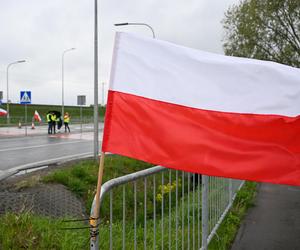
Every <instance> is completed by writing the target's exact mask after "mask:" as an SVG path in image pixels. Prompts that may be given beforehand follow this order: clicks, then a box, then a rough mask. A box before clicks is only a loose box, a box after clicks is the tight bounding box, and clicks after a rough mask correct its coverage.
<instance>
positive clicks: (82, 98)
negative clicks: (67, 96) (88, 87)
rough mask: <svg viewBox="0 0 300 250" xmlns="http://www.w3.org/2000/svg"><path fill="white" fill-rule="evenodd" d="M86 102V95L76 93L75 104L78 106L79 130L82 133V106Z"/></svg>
mask: <svg viewBox="0 0 300 250" xmlns="http://www.w3.org/2000/svg"><path fill="white" fill-rule="evenodd" d="M85 104H86V96H85V95H78V96H77V105H79V106H80V132H81V133H82V106H83V105H85Z"/></svg>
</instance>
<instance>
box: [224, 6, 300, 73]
mask: <svg viewBox="0 0 300 250" xmlns="http://www.w3.org/2000/svg"><path fill="white" fill-rule="evenodd" d="M223 27H224V29H225V37H224V45H223V46H224V50H225V54H226V55H231V56H240V57H250V58H256V59H261V60H268V61H275V62H279V63H283V64H287V65H290V66H294V67H298V68H300V0H276V1H274V0H241V1H240V3H239V4H237V5H233V6H231V7H230V8H229V9H228V10H227V12H226V13H225V18H224V20H223Z"/></svg>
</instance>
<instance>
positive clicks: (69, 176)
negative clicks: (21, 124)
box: [0, 155, 256, 250]
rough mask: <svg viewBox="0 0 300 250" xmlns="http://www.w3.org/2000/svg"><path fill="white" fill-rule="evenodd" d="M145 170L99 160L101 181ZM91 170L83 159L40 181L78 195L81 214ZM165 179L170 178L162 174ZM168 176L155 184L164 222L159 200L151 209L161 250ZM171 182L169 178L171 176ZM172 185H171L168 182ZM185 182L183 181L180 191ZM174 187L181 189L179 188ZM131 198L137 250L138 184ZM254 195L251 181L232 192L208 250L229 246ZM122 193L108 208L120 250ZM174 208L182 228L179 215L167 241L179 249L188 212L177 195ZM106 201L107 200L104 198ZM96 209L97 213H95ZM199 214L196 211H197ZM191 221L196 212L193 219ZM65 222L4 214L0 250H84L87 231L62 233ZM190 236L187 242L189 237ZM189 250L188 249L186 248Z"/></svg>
mask: <svg viewBox="0 0 300 250" xmlns="http://www.w3.org/2000/svg"><path fill="white" fill-rule="evenodd" d="M147 167H151V165H150V164H148V163H144V162H141V161H137V160H133V159H130V158H126V157H121V156H113V155H112V156H108V157H107V158H106V161H105V174H104V180H103V181H104V182H105V181H107V180H108V179H111V178H115V177H118V176H121V175H125V174H128V173H132V172H135V171H138V170H141V169H145V168H147ZM97 172H98V164H97V163H95V162H94V161H83V162H79V163H76V164H75V165H73V166H70V167H68V168H64V169H60V170H57V171H55V172H53V173H51V174H50V175H48V176H45V177H43V181H44V182H56V183H61V184H64V185H65V186H67V187H68V188H69V189H70V190H72V191H73V192H74V193H76V194H77V195H78V196H79V197H81V198H82V199H83V200H84V201H85V203H86V207H87V212H89V209H90V206H91V202H92V199H93V196H94V192H95V186H96V182H97ZM168 177H170V175H169V176H168ZM168 177H167V176H166V177H165V178H166V182H165V185H164V186H163V185H159V184H161V183H158V179H157V183H156V186H157V188H156V190H157V194H159V195H166V197H165V198H164V199H165V209H164V212H165V214H166V216H165V218H164V220H163V221H162V219H161V216H160V215H159V213H160V212H161V207H160V204H161V203H160V201H161V197H160V199H158V198H159V197H158V196H156V203H157V204H156V206H157V218H156V230H155V235H156V246H157V247H161V241H162V239H164V240H163V242H164V243H163V245H164V247H165V248H168V247H169V245H168V225H169V217H168V216H167V211H168V204H167V200H168V195H169V193H170V192H174V188H173V185H169V184H170V183H168V181H167V180H168ZM171 178H172V180H173V181H174V176H171ZM147 183H148V184H147V185H148V187H149V189H148V191H149V193H152V191H153V189H152V188H153V185H152V184H153V183H151V179H150V178H149V179H148V181H147ZM171 183H173V182H171ZM186 184H187V181H185V190H186V191H187V187H186ZM159 186H160V188H161V189H162V188H163V189H164V190H165V191H164V192H165V194H162V193H161V190H160V188H159ZM178 187H181V184H179V186H178ZM168 190H169V191H168ZM137 191H138V192H137V200H138V201H141V202H138V203H137V212H138V215H140V216H138V218H137V232H136V233H137V240H138V249H139V248H143V239H144V236H145V235H144V230H143V220H144V214H143V208H144V203H143V197H144V196H143V184H141V185H140V184H139V183H137ZM255 191H256V184H255V183H248V182H247V183H246V185H245V186H244V187H243V188H242V189H241V190H240V192H239V193H238V195H237V197H236V200H235V202H234V204H233V207H232V209H231V210H230V212H229V213H228V215H227V216H226V217H225V220H224V221H223V223H222V224H221V226H220V228H219V230H218V231H217V234H216V236H215V237H214V238H213V239H212V241H211V243H210V245H209V249H213V250H215V249H218V250H219V249H229V248H230V245H231V244H232V242H233V240H234V237H235V235H236V233H237V230H238V228H239V225H240V223H241V220H242V218H243V216H244V215H245V214H246V211H247V209H248V208H249V207H251V206H252V204H253V203H252V201H253V198H254V195H255ZM121 194H122V189H120V190H116V191H115V192H114V194H113V200H114V207H113V214H114V217H113V218H114V219H113V224H112V228H113V249H121V248H122V230H123V224H122V205H121V204H122V195H121ZM132 197H133V195H132V187H130V186H128V188H126V238H125V244H126V248H128V249H131V248H132V247H133V235H134V229H133V228H134V227H133V220H132V214H130V210H132V205H133V204H134V203H133V200H132ZM174 198H175V195H173V194H172V202H173V199H174ZM178 198H179V204H178V205H179V206H178V214H181V212H182V211H185V216H184V221H185V224H184V227H182V226H183V223H182V222H181V216H180V217H179V222H178V223H179V227H178V237H176V235H175V233H176V230H175V229H174V230H171V234H172V235H171V237H172V239H176V238H177V239H178V241H176V242H177V244H178V246H179V247H181V245H182V244H183V245H184V248H186V247H187V244H188V243H187V242H188V241H187V239H190V241H189V242H190V244H192V234H191V233H190V232H189V231H188V230H187V227H186V221H187V218H188V217H189V219H190V223H192V218H193V217H192V214H191V211H192V210H191V207H190V208H189V209H190V212H189V213H187V210H188V208H187V207H186V204H182V203H181V197H180V196H179V197H178ZM184 199H185V200H186V199H187V195H186V194H185V197H184ZM189 199H190V200H192V199H193V196H192V193H190V195H189ZM106 200H107V201H108V200H109V199H106ZM152 202H153V196H150V195H149V196H148V197H147V234H146V243H147V246H148V247H152V246H153V244H154V230H153V223H154V222H153V218H152V214H153V209H152V207H148V205H151V203H152ZM103 205H104V209H105V211H104V212H101V214H103V215H104V214H108V215H109V213H107V211H108V208H109V203H107V204H104V203H103V204H102V206H103ZM195 210H196V211H197V210H198V207H197V208H196V207H195ZM101 211H102V210H101ZM199 211H200V210H199ZM195 218H197V213H196V217H195ZM170 219H171V220H170V221H171V224H172V228H173V227H174V225H175V211H174V210H173V209H172V212H171V217H170ZM200 223H201V221H199V225H200V226H201V224H200ZM69 226H70V225H69V224H68V223H63V222H62V221H61V220H55V219H51V218H45V217H40V216H36V215H32V214H29V213H25V214H21V215H15V214H6V215H4V216H2V217H0V249H2V248H3V249H23V248H25V249H88V247H89V243H88V238H89V233H88V229H86V230H75V231H69V230H68V231H64V230H60V229H61V228H63V227H69ZM82 226H86V225H84V224H83V223H75V224H73V225H72V227H82ZM162 228H164V234H163V237H162ZM195 228H196V231H195V235H196V236H197V235H198V234H199V233H200V231H198V229H197V228H199V227H198V224H197V225H195ZM109 230H110V224H109V217H106V218H103V219H102V222H101V227H100V235H101V240H100V246H101V247H102V249H108V248H109V245H108V244H109V232H110V231H109ZM181 235H184V242H183V241H181V240H182V238H181V237H180V236H181ZM189 237H190V238H189ZM199 243H200V242H198V241H196V242H195V244H196V246H198V244H199ZM171 244H172V247H174V244H175V242H174V241H172V243H171ZM190 246H191V245H190Z"/></svg>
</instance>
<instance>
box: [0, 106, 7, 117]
mask: <svg viewBox="0 0 300 250" xmlns="http://www.w3.org/2000/svg"><path fill="white" fill-rule="evenodd" d="M6 115H7V111H6V110H4V109H1V108H0V116H6Z"/></svg>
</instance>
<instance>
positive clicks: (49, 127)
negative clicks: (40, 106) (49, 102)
mask: <svg viewBox="0 0 300 250" xmlns="http://www.w3.org/2000/svg"><path fill="white" fill-rule="evenodd" d="M46 118H47V122H48V134H49V135H50V134H52V119H51V118H52V114H51V113H48V114H47V115H46Z"/></svg>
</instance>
